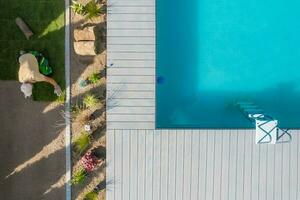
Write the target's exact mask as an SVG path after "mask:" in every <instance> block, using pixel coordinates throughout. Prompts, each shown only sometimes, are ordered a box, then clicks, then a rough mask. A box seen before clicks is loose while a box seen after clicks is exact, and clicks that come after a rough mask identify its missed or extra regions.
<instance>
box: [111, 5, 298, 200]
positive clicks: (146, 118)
mask: <svg viewBox="0 0 300 200" xmlns="http://www.w3.org/2000/svg"><path fill="white" fill-rule="evenodd" d="M107 21H108V22H107V52H108V55H107V66H108V69H107V129H108V132H107V192H106V193H107V194H106V197H107V200H127V199H130V200H154V199H157V200H171V199H172V200H173V199H175V200H204V199H205V200H240V199H242V200H258V199H259V200H277V199H278V200H285V199H286V200H299V199H300V183H299V181H300V158H299V157H300V147H299V146H300V137H299V134H300V131H299V130H295V131H292V134H293V141H292V143H288V144H276V145H256V144H255V143H254V134H255V131H254V129H252V130H229V129H228V130H185V129H181V130H175V129H172V130H155V73H156V72H155V58H156V55H155V49H156V43H155V42H156V41H155V34H156V32H155V1H154V0H109V2H108V16H107Z"/></svg>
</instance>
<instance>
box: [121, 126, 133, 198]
mask: <svg viewBox="0 0 300 200" xmlns="http://www.w3.org/2000/svg"><path fill="white" fill-rule="evenodd" d="M121 134H122V138H123V144H122V147H123V148H122V160H123V167H122V170H123V172H122V174H123V177H122V186H123V188H122V200H130V186H131V184H130V183H131V174H130V156H131V153H130V151H131V150H130V148H131V140H130V133H129V130H122V132H121Z"/></svg>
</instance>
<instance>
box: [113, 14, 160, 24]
mask: <svg viewBox="0 0 300 200" xmlns="http://www.w3.org/2000/svg"><path fill="white" fill-rule="evenodd" d="M108 16H109V17H107V22H108V23H111V22H114V21H118V22H123V21H124V22H130V21H133V22H153V21H155V14H125V13H124V14H113V15H108Z"/></svg>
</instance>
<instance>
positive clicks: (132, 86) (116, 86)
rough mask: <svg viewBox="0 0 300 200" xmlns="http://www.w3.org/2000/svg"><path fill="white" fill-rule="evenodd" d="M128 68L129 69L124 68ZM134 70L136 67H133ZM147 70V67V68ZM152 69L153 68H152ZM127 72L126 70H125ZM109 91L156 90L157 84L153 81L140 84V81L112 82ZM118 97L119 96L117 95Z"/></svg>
mask: <svg viewBox="0 0 300 200" xmlns="http://www.w3.org/2000/svg"><path fill="white" fill-rule="evenodd" d="M124 70H128V69H124ZM131 70H134V69H131ZM146 70H147V69H146ZM150 70H152V69H150ZM124 73H125V72H124ZM107 90H108V91H119V90H122V91H154V90H155V86H154V85H153V84H151V83H144V84H138V83H126V84H124V83H111V84H109V86H108V87H107ZM116 98H117V96H116Z"/></svg>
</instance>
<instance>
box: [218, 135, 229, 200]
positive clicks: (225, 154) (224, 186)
mask: <svg viewBox="0 0 300 200" xmlns="http://www.w3.org/2000/svg"><path fill="white" fill-rule="evenodd" d="M222 134H223V135H222V139H223V148H222V155H221V156H222V166H221V170H222V175H221V181H220V185H221V196H220V200H228V196H229V190H228V188H229V184H228V180H229V162H230V145H229V140H230V131H229V130H223V131H222Z"/></svg>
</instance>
